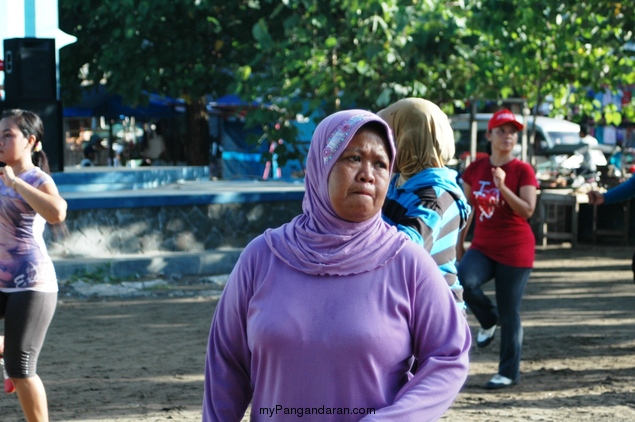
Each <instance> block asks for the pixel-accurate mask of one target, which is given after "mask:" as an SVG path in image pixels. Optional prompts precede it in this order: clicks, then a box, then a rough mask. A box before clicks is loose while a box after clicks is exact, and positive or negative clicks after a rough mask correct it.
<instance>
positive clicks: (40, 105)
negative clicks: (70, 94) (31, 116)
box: [0, 99, 65, 173]
mask: <svg viewBox="0 0 635 422" xmlns="http://www.w3.org/2000/svg"><path fill="white" fill-rule="evenodd" d="M13 108H21V109H23V110H29V111H32V112H34V113H35V114H37V115H38V116H40V118H41V119H42V123H44V142H43V143H42V149H43V150H44V152H45V153H46V157H47V158H48V162H49V167H50V169H51V172H52V173H53V172H62V171H64V146H65V139H64V120H63V118H64V113H63V109H62V103H61V102H60V101H57V100H52V101H38V100H19V101H12V100H8V99H7V101H5V102H0V111H2V110H9V109H13Z"/></svg>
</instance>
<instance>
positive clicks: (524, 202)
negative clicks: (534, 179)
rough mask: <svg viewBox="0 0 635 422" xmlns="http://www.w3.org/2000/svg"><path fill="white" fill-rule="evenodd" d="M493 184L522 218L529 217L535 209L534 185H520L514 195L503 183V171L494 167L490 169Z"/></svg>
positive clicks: (535, 195) (535, 194)
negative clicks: (518, 190) (517, 193)
mask: <svg viewBox="0 0 635 422" xmlns="http://www.w3.org/2000/svg"><path fill="white" fill-rule="evenodd" d="M492 176H493V178H494V185H495V186H496V187H497V188H498V190H499V191H500V193H501V195H502V196H503V198H504V199H505V201H507V203H508V204H509V206H510V207H511V209H512V210H514V212H515V213H516V214H518V215H520V216H521V217H523V218H524V219H529V218H530V217H531V216H532V215H533V214H534V211H535V209H536V201H537V200H536V197H537V193H536V187H535V186H531V185H526V186H521V187H520V192H519V195H516V193H515V192H513V191H512V190H511V189H510V188H509V187H508V186H507V185H505V176H506V174H505V171H504V170H503V169H502V168H500V167H496V168H495V169H492Z"/></svg>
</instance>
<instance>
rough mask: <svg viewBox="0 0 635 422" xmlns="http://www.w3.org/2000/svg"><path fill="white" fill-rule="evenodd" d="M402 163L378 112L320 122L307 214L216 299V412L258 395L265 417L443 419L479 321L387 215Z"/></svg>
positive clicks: (245, 261) (236, 411)
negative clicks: (472, 321)
mask: <svg viewBox="0 0 635 422" xmlns="http://www.w3.org/2000/svg"><path fill="white" fill-rule="evenodd" d="M394 159H395V149H394V144H393V141H392V135H391V133H390V128H389V127H388V126H387V125H386V123H385V122H384V121H383V120H382V119H381V118H380V117H379V116H377V115H376V114H373V113H370V112H368V111H364V110H345V111H340V112H337V113H334V114H332V115H330V116H328V117H326V118H325V119H324V120H323V121H322V122H320V124H319V125H318V126H317V127H316V129H315V131H314V134H313V137H312V140H311V144H310V146H309V153H308V156H307V165H306V177H305V187H306V193H305V196H304V200H303V203H302V207H303V212H302V214H300V215H299V216H297V217H296V218H294V219H293V220H292V221H291V222H289V223H287V224H285V225H283V226H281V227H278V228H275V229H269V230H267V231H266V232H265V233H264V234H263V235H261V236H259V237H257V238H256V239H254V240H253V241H252V242H250V243H249V244H248V245H247V247H246V248H245V249H244V251H243V252H242V254H241V256H240V258H239V260H238V262H237V263H236V266H235V267H234V269H233V271H232V273H231V274H230V276H229V279H228V281H227V284H226V287H225V290H224V291H223V294H222V296H221V298H220V300H219V302H218V305H217V307H216V311H215V314H214V317H213V320H212V325H211V329H210V336H209V343H208V348H207V358H206V365H205V384H204V385H205V388H204V398H203V421H205V422H211V421H222V422H230V421H240V420H241V419H242V417H243V415H244V413H245V410H246V409H247V406H248V405H249V403H250V402H251V420H254V421H265V420H271V419H272V417H273V418H274V419H275V420H297V418H298V417H303V418H305V419H307V420H315V421H317V420H319V421H338V422H340V421H359V420H364V421H379V420H393V421H397V420H399V421H435V420H438V419H439V418H440V417H441V415H442V414H443V413H444V412H445V411H446V410H447V409H448V407H449V406H450V405H451V404H452V402H453V401H454V399H455V398H456V396H457V395H458V393H459V390H460V389H461V387H462V386H463V383H464V382H465V379H466V377H467V370H468V353H469V348H470V344H471V337H470V332H469V327H468V325H467V321H466V319H465V317H463V315H461V313H460V311H459V309H458V308H457V306H456V305H455V303H454V299H453V297H452V294H451V293H450V290H449V289H448V287H447V284H446V282H445V280H444V279H443V276H442V275H441V272H440V271H439V269H438V267H437V266H436V264H435V262H434V261H433V260H432V258H431V257H430V255H429V254H427V253H422V249H421V247H420V246H418V245H417V244H415V243H414V242H412V241H411V240H410V239H408V237H407V236H406V235H404V234H403V233H400V232H399V231H397V229H396V228H394V227H391V226H389V225H388V224H386V223H385V222H384V221H383V220H382V217H381V207H382V205H383V203H384V199H385V196H386V191H387V189H388V183H389V181H390V172H391V169H392V166H393V163H394ZM414 358H416V359H417V360H418V361H419V369H418V371H417V372H416V373H415V374H412V373H411V372H410V367H411V365H412V361H413V359H414Z"/></svg>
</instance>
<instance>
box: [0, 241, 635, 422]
mask: <svg viewBox="0 0 635 422" xmlns="http://www.w3.org/2000/svg"><path fill="white" fill-rule="evenodd" d="M632 251H633V248H632V247H606V246H602V247H599V246H596V247H589V246H580V247H578V248H576V249H568V248H560V247H553V246H550V247H548V248H545V249H539V250H538V251H537V256H538V258H537V263H536V268H535V270H534V272H533V275H532V278H531V281H530V283H529V285H528V288H527V292H526V295H525V299H524V302H523V322H524V327H525V342H524V344H525V346H524V356H523V362H522V365H521V371H522V380H521V383H520V384H519V385H517V386H514V387H512V388H509V389H505V390H500V391H495V392H491V391H487V390H484V389H483V388H482V385H484V384H485V383H486V382H487V380H489V378H490V377H491V376H492V375H493V374H494V373H495V372H496V368H497V362H498V347H499V343H498V337H497V339H496V340H495V341H494V342H493V343H492V344H491V345H490V346H489V347H487V348H485V349H477V348H474V349H473V350H472V364H471V368H470V376H469V378H468V381H467V383H466V385H465V387H464V388H463V390H462V392H461V393H460V394H459V396H458V398H457V400H456V402H455V404H454V405H453V406H452V408H451V409H450V410H449V411H448V412H447V413H446V415H445V416H444V417H443V420H444V421H503V420H504V421H569V420H576V421H600V420H601V421H633V420H635V356H634V355H635V306H634V303H635V285H634V284H633V277H632V273H631V272H630V257H631V254H632ZM490 284H491V283H490ZM217 289H218V286H217V285H215V284H214V283H209V281H208V280H205V279H201V278H199V279H193V278H189V279H187V280H171V281H170V283H169V284H168V285H160V286H158V287H157V286H154V287H151V288H149V289H147V290H144V291H143V292H142V293H140V294H126V295H124V297H121V295H119V296H116V297H103V296H102V297H81V296H78V295H77V294H75V293H72V292H73V290H72V289H70V288H68V287H64V288H63V289H62V292H61V294H60V302H59V306H58V309H57V313H56V316H55V319H54V321H53V324H52V326H51V329H50V331H49V336H48V338H47V342H46V344H45V346H44V350H43V352H42V356H41V358H40V365H39V371H38V372H39V374H40V376H41V377H42V379H43V381H44V383H45V386H46V388H47V391H48V397H49V407H50V413H51V420H53V421H71V420H73V421H87V422H88V421H90V422H96V421H125V422H132V421H185V422H187V421H200V419H201V412H200V407H201V398H202V392H203V388H202V383H203V375H202V371H203V365H204V357H205V346H206V342H207V334H208V330H209V325H210V320H211V317H212V314H213V311H214V305H215V302H216V299H217V297H218V293H219V291H218V290H217ZM131 296H132V297H131ZM469 321H470V325H471V326H472V329H473V333H474V332H475V331H476V329H477V327H476V323H475V320H474V318H473V316H471V315H470V316H469ZM22 420H23V417H22V415H21V411H20V408H19V404H18V401H17V398H16V396H15V395H7V394H4V393H1V392H0V421H2V422H12V421H22ZM244 420H247V418H245V419H244Z"/></svg>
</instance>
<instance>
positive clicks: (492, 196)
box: [457, 109, 538, 389]
mask: <svg viewBox="0 0 635 422" xmlns="http://www.w3.org/2000/svg"><path fill="white" fill-rule="evenodd" d="M522 128H523V125H522V124H521V123H520V122H519V121H517V120H516V116H515V115H514V114H513V113H512V112H511V111H509V110H507V109H502V110H500V111H498V112H496V113H494V115H493V116H492V118H491V119H490V121H489V122H488V126H487V133H486V137H487V139H488V140H489V141H490V144H491V155H490V156H489V157H486V158H481V159H479V160H476V161H474V162H473V163H472V164H470V166H468V168H467V169H465V172H464V173H463V174H462V176H461V178H462V179H463V189H464V191H465V195H466V196H467V198H468V201H469V202H470V204H471V205H472V206H473V208H474V210H475V212H474V213H473V214H472V215H471V216H470V219H471V220H474V222H475V227H474V234H473V238H472V243H471V246H470V248H469V250H467V251H465V247H464V244H465V238H466V234H467V230H464V231H463V232H461V239H460V241H459V243H458V245H457V257H458V259H459V260H460V262H459V268H458V276H459V281H460V282H461V284H462V285H463V288H464V299H465V302H466V303H467V307H468V309H470V310H471V311H472V313H473V314H474V316H475V317H476V319H477V320H478V322H479V324H480V326H481V329H480V330H479V332H478V335H477V338H476V345H477V346H478V347H486V346H487V345H489V344H490V343H491V341H492V339H493V338H494V335H495V333H496V327H497V325H500V328H501V330H500V331H501V338H500V357H499V364H498V373H497V374H496V375H494V377H493V378H492V379H491V380H490V381H489V382H488V383H487V384H486V386H485V387H486V388H488V389H498V388H505V387H509V386H511V385H514V384H516V383H518V381H519V380H520V360H521V354H522V343H523V329H522V324H521V318H520V306H521V301H522V296H523V292H524V290H525V286H526V284H527V282H528V280H529V276H530V274H531V270H532V268H533V264H534V256H535V244H536V240H535V237H534V234H533V232H532V230H531V227H530V225H529V222H528V219H529V218H530V217H531V216H532V214H533V213H534V210H535V208H536V196H537V194H536V191H537V187H538V182H537V180H536V175H535V172H534V170H533V168H532V167H531V166H530V165H529V164H528V163H525V162H523V161H520V160H519V159H517V158H515V157H514V156H513V154H512V151H513V148H514V146H515V145H516V143H517V142H518V131H520V130H522ZM472 216H473V218H472ZM492 279H493V280H494V283H495V295H496V302H495V303H493V302H492V300H491V299H490V298H489V297H487V295H485V293H484V292H483V290H482V286H483V284H485V283H487V282H489V281H490V280H492Z"/></svg>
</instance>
